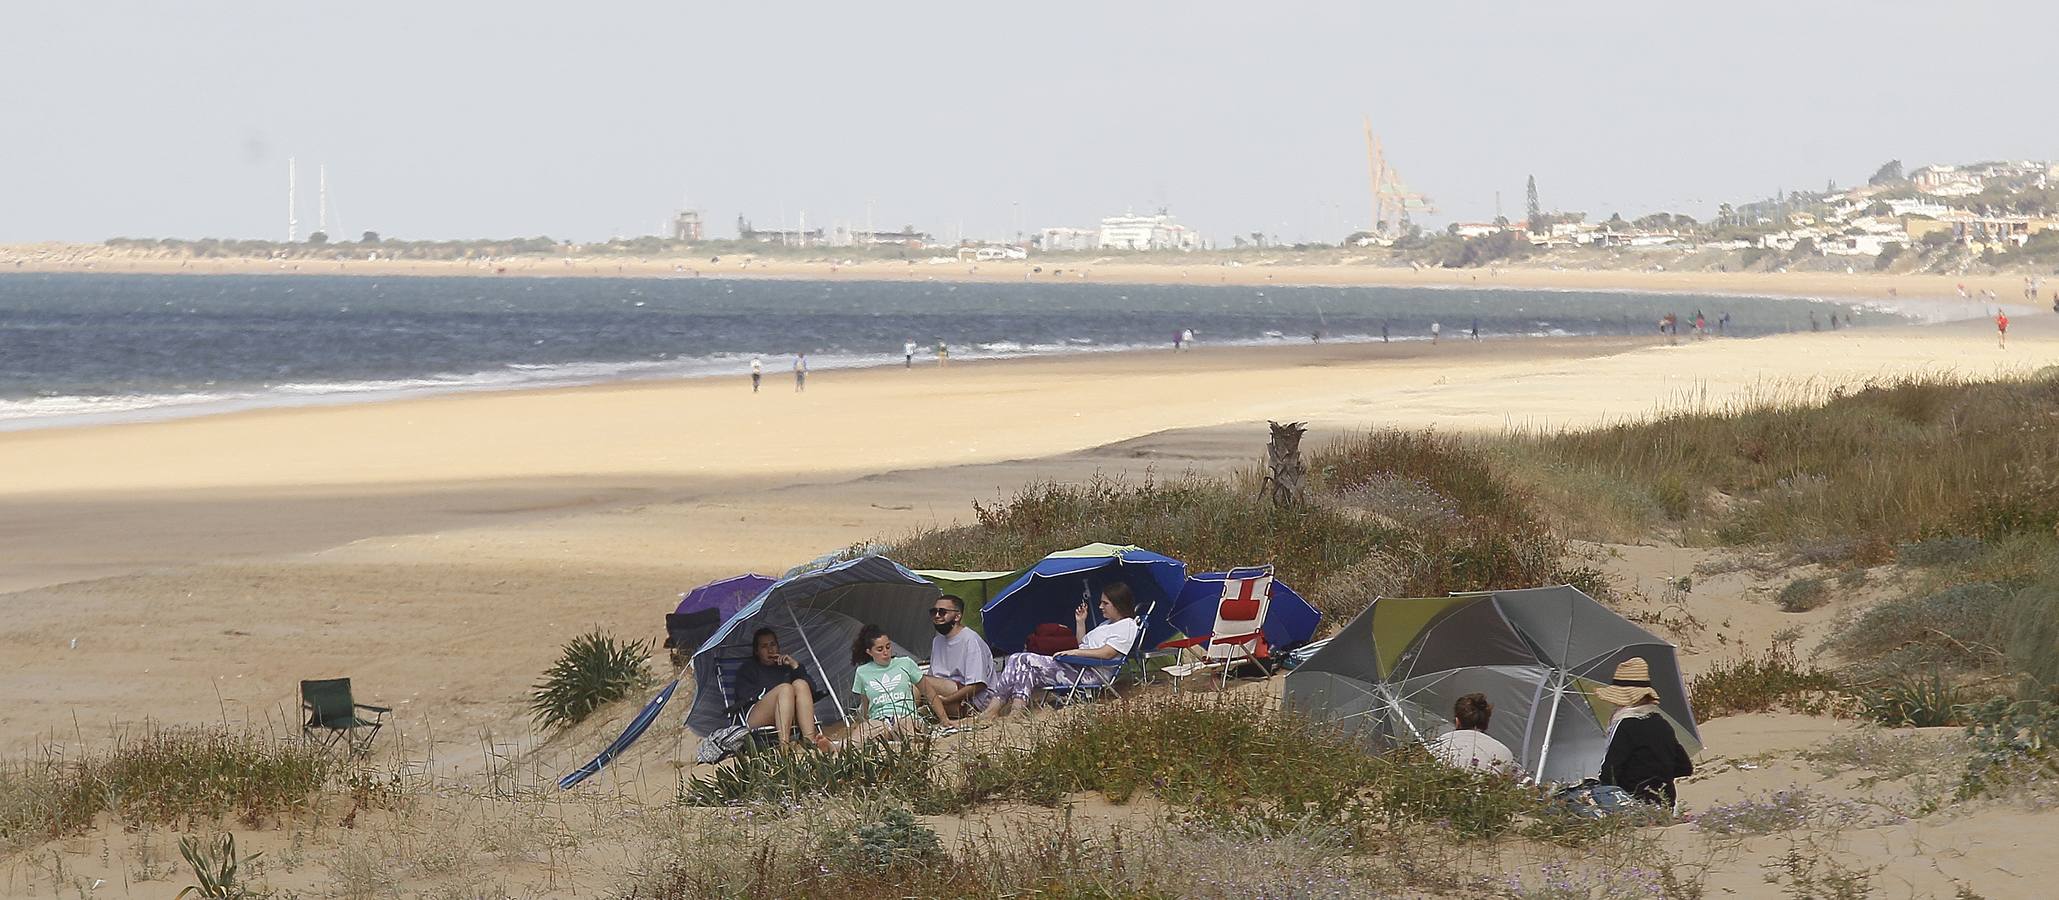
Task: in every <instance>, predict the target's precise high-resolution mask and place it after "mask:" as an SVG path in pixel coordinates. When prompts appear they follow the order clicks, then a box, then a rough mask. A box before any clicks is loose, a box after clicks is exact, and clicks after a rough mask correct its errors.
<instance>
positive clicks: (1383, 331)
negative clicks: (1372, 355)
mask: <svg viewBox="0 0 2059 900" xmlns="http://www.w3.org/2000/svg"><path fill="white" fill-rule="evenodd" d="M1380 343H1382V344H1384V343H1387V320H1386V319H1381V320H1380Z"/></svg>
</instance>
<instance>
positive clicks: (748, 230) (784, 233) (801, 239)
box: [736, 216, 825, 247]
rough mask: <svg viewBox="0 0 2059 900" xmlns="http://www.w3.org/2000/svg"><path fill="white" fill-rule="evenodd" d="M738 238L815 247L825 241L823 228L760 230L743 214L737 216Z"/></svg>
mask: <svg viewBox="0 0 2059 900" xmlns="http://www.w3.org/2000/svg"><path fill="white" fill-rule="evenodd" d="M736 238H737V240H740V241H756V242H758V243H760V244H780V245H783V246H788V247H815V246H820V245H822V244H823V243H825V241H824V240H823V235H822V229H820V228H816V229H813V230H809V231H801V230H799V229H794V230H787V229H780V230H778V231H759V230H758V229H756V228H752V227H751V220H749V219H746V218H744V217H743V216H737V217H736Z"/></svg>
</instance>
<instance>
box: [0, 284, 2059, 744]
mask: <svg viewBox="0 0 2059 900" xmlns="http://www.w3.org/2000/svg"><path fill="white" fill-rule="evenodd" d="M2014 330H2015V331H2017V332H2019V333H2018V334H2013V335H2012V341H2011V345H2010V347H2009V349H2008V350H2006V351H2003V350H1998V349H1997V348H1996V347H1995V345H1994V341H1993V337H1992V335H1991V333H1990V332H1989V330H1988V329H1987V328H1986V327H1985V326H1984V325H1981V324H1979V323H1960V324H1956V325H1946V326H1929V327H1917V326H1907V327H1881V328H1874V329H1861V330H1856V331H1844V332H1839V333H1822V334H1801V335H1789V336H1782V337H1772V338H1764V339H1756V340H1709V341H1703V342H1687V343H1684V344H1682V345H1680V346H1666V345H1664V344H1663V343H1661V342H1656V341H1653V340H1650V339H1625V338H1593V339H1558V340H1532V341H1502V342H1478V343H1474V342H1466V341H1447V342H1445V343H1443V344H1439V345H1428V344H1420V343H1418V344H1407V345H1404V344H1392V345H1381V344H1367V345H1324V346H1300V347H1282V348H1250V349H1203V350H1199V351H1193V352H1188V353H1183V354H1178V355H1174V354H1172V353H1170V352H1167V353H1128V354H1101V355H1093V356H1084V357H1071V358H1041V359H1028V360H1012V361H995V362H982V363H972V364H968V363H958V364H953V365H951V366H950V367H949V368H946V369H941V370H940V369H937V368H936V367H933V366H932V367H922V368H917V369H915V370H912V371H909V370H902V369H898V368H882V369H872V370H857V371H846V372H834V373H828V372H819V373H817V374H816V375H815V376H814V377H813V378H811V379H810V383H809V385H808V390H807V392H806V393H796V392H794V390H793V389H792V385H791V381H790V379H786V378H781V377H776V376H775V377H769V378H768V379H767V381H766V386H765V389H764V391H763V392H762V393H759V394H755V395H754V394H752V393H751V392H750V390H749V387H748V384H747V382H746V381H745V379H743V378H742V377H740V376H739V377H737V378H734V379H700V380H688V381H679V382H660V383H638V384H625V385H599V386H591V387H581V388H570V389H553V390H535V391H515V392H506V393H489V394H471V395H446V396H435V397H424V398H417V399H408V400H400V401H394V402H385V403H373V404H364V405H357V406H344V407H319V408H297V409H264V410H254V411H249V412H242V413H235V414H228V415H219V416H209V417H201V418H193V419H183V420H176V421H168V422H153V423H137V424H126V425H112V426H99V427H84V428H67V429H48V430H40V431H25V432H15V433H7V434H0V471H5V472H9V473H13V474H12V475H10V477H8V478H7V479H5V480H4V481H0V534H5V535H7V543H8V545H9V552H7V553H6V554H5V560H6V562H5V563H4V565H0V590H8V591H13V593H11V594H7V595H6V597H7V603H8V606H9V611H10V613H11V615H10V616H9V618H8V622H7V624H6V625H5V626H4V627H0V647H4V648H5V653H4V656H5V658H6V659H8V660H9V669H10V670H11V671H10V673H11V675H12V677H10V678H9V679H7V681H6V684H7V687H6V688H4V693H5V696H4V697H0V701H4V702H0V734H4V735H6V736H7V738H8V742H9V743H10V744H12V745H14V746H15V747H17V748H18V747H21V746H24V745H28V744H32V743H34V742H35V741H36V740H37V738H36V737H35V736H36V735H39V734H42V735H48V734H50V733H51V732H52V731H53V730H54V729H67V730H68V729H71V728H72V727H73V723H74V721H76V722H79V723H84V724H85V725H86V726H87V727H101V726H104V725H107V724H110V723H115V722H123V721H133V720H136V719H140V718H142V717H144V716H172V717H177V716H179V715H180V714H185V715H189V716H198V715H203V714H207V713H211V712H212V711H214V710H215V709H216V707H217V706H218V705H219V704H223V703H226V704H229V705H231V706H232V707H236V708H252V709H255V708H275V707H278V706H280V705H283V704H287V703H289V702H290V700H291V698H292V691H293V685H294V683H295V682H296V681H297V680H298V679H299V678H301V677H309V676H310V675H311V674H313V673H316V672H317V671H318V672H323V673H353V672H356V673H365V674H364V675H361V676H360V677H364V678H365V680H366V682H367V688H368V690H371V691H373V692H375V693H384V694H390V695H398V696H400V697H405V698H408V699H410V700H415V701H416V702H425V703H427V704H429V707H430V708H432V709H434V710H436V711H437V714H438V715H439V716H447V715H449V714H450V713H451V712H452V711H454V710H458V709H472V710H477V711H478V712H479V713H480V714H481V715H480V716H479V717H478V718H477V719H475V721H478V722H481V723H486V722H498V723H501V724H513V723H515V722H517V721H519V718H520V716H519V714H518V711H519V707H520V703H521V701H520V691H519V685H520V683H521V682H522V680H523V679H525V678H527V677H529V676H530V675H531V674H532V673H534V672H536V671H538V670H540V668H541V667H542V665H543V663H544V662H545V659H546V657H548V656H549V655H550V654H551V653H553V652H554V648H556V647H557V646H558V645H559V643H560V642H561V641H562V640H563V639H564V638H565V637H567V636H569V634H571V633H574V632H575V631H576V630H579V629H581V628H584V627H586V626H589V625H592V624H595V623H600V624H604V625H607V626H609V627H611V628H617V629H621V630H623V631H625V632H627V633H645V632H649V631H652V630H654V629H655V626H656V624H657V622H658V619H659V616H658V613H660V612H662V611H663V607H664V605H665V602H666V599H665V598H667V597H669V596H673V595H675V594H676V593H677V592H678V591H680V590H683V589H684V588H686V587H689V586H691V585H693V584H695V583H698V582H699V581H702V580H706V579H709V578H714V577H720V576H724V575H728V574H733V573H736V572H740V571H746V570H757V571H764V572H777V571H783V570H784V569H786V568H787V567H789V566H791V565H794V564H796V563H799V562H802V561H805V560H806V559H808V558H811V557H813V556H815V555H817V554H820V553H823V552H827V551H830V550H834V549H836V548H839V547H844V546H848V545H850V544H852V543H854V542H859V541H864V540H869V539H874V538H880V537H891V536H893V535H896V534H899V533H904V532H905V531H907V530H908V529H912V528H917V527H921V526H926V525H931V524H937V523H948V522H951V521H956V520H960V519H963V518H965V517H966V516H968V515H969V513H970V503H971V502H972V501H974V500H992V499H994V498H995V497H997V496H998V495H1001V494H1005V493H1007V492H1009V491H1012V490H1013V489H1015V488H1016V487H1018V486H1020V485H1022V484H1024V483H1027V482H1029V481H1032V480H1036V479H1040V478H1047V477H1058V478H1062V479H1078V478H1084V477H1088V476H1090V475H1091V474H1092V473H1093V472H1095V471H1097V470H1105V471H1109V472H1127V473H1132V474H1142V473H1143V472H1144V471H1145V470H1147V469H1149V470H1155V471H1157V472H1159V473H1163V474H1178V473H1180V472H1182V471H1186V470H1189V469H1193V470H1196V471H1207V472H1222V471H1228V470H1231V469H1235V468H1238V467H1243V466H1248V465H1251V464H1252V463H1253V462H1254V461H1255V459H1256V458H1257V456H1258V454H1259V453H1260V450H1261V446H1262V443H1263V441H1262V437H1261V435H1262V431H1263V422H1264V420H1266V419H1269V418H1270V419H1282V420H1300V421H1308V422H1311V423H1313V424H1314V425H1315V427H1316V428H1317V430H1318V434H1321V433H1323V432H1331V433H1334V432H1336V431H1338V430H1342V429H1352V428H1363V427H1368V426H1373V425H1399V426H1403V427H1434V428H1439V429H1446V430H1459V431H1471V430H1490V431H1491V430H1497V429H1503V428H1556V427H1562V426H1574V425H1583V424H1592V423H1596V422H1602V421H1607V420H1611V419H1621V418H1626V417H1633V416H1639V415H1644V414H1648V413H1651V412H1653V411H1655V410H1659V409H1664V408H1677V407H1681V406H1687V405H1695V404H1708V405H1721V404H1724V403H1728V402H1732V401H1734V400H1738V399H1740V398H1747V397H1752V396H1766V395H1769V394H1772V393H1781V392H1790V393H1791V392H1793V391H1795V390H1804V389H1810V388H1812V387H1813V388H1814V389H1821V388H1822V387H1824V386H1827V385H1832V384H1849V383H1855V382H1861V381H1864V380H1866V379H1871V378H1879V377H1888V376H1893V375H1896V374H1900V373H1909V372H1947V371H1952V372H1960V373H1964V374H1971V375H1985V374H1992V373H1995V372H1998V371H2020V370H2023V369H2026V368H2035V367H2038V366H2043V365H2051V364H2054V363H2059V342H2055V341H2053V340H2052V337H2053V335H2052V331H2054V330H2055V329H2053V328H2050V327H2048V326H2047V324H2046V323H2044V322H2042V321H2037V320H2031V321H2025V322H2024V323H2023V325H2021V326H2019V327H2018V328H2017V329H2014ZM511 606H512V607H516V608H520V609H522V610H524V615H520V616H506V615H503V614H502V613H503V612H504V611H505V610H506V609H507V608H509V607H511ZM488 628H490V629H491V631H490V632H488V631H486V630H484V629H488ZM489 634H490V635H491V636H490V637H489ZM461 659H473V661H471V662H466V663H463V664H460V663H459V662H458V661H459V660H461ZM139 668H140V669H141V670H147V676H148V677H147V678H137V677H134V676H138V675H142V674H145V673H144V672H141V671H139ZM217 693H219V694H220V699H219V700H217V696H216V695H217Z"/></svg>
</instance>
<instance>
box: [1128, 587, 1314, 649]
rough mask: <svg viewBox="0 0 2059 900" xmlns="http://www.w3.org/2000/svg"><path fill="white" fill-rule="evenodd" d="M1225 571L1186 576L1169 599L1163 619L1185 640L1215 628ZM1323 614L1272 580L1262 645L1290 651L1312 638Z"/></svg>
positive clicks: (1292, 590)
mask: <svg viewBox="0 0 2059 900" xmlns="http://www.w3.org/2000/svg"><path fill="white" fill-rule="evenodd" d="M1227 577H1229V573H1227V572H1203V573H1201V574H1199V575H1189V576H1187V583H1186V584H1185V585H1184V586H1182V587H1181V588H1180V595H1179V596H1178V597H1177V598H1175V599H1174V600H1173V605H1172V612H1171V614H1170V615H1169V616H1168V617H1167V618H1169V619H1170V620H1171V622H1172V627H1174V628H1177V629H1179V631H1180V633H1181V634H1184V635H1186V636H1188V637H1202V636H1204V635H1207V634H1208V633H1209V632H1211V631H1213V630H1214V629H1215V612H1216V607H1217V606H1219V605H1220V604H1221V602H1222V597H1223V579H1225V578H1227ZM1322 619H1323V614H1322V613H1320V612H1317V611H1316V608H1315V607H1313V606H1310V605H1308V601H1307V600H1303V599H1301V595H1300V594H1299V593H1296V592H1295V590H1294V589H1293V588H1291V587H1288V586H1287V583H1286V582H1284V581H1281V580H1279V579H1278V578H1274V579H1273V599H1272V602H1271V603H1270V604H1268V605H1267V606H1266V613H1265V623H1264V625H1263V626H1261V627H1262V630H1263V631H1264V632H1265V642H1266V644H1267V645H1268V646H1270V647H1271V648H1272V649H1273V650H1274V651H1275V652H1281V651H1286V650H1292V649H1294V648H1295V647H1299V646H1301V645H1302V644H1306V643H1308V642H1309V640H1310V639H1311V638H1314V637H1315V630H1316V626H1317V624H1319V623H1320V622H1322Z"/></svg>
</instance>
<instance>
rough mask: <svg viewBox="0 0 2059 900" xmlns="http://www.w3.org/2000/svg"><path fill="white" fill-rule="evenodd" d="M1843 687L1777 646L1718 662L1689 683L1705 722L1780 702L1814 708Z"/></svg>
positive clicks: (1690, 697)
mask: <svg viewBox="0 0 2059 900" xmlns="http://www.w3.org/2000/svg"><path fill="white" fill-rule="evenodd" d="M1841 689H1842V688H1841V686H1840V685H1839V683H1838V681H1837V678H1836V677H1835V676H1832V675H1830V674H1828V673H1825V672H1821V671H1818V670H1817V669H1816V668H1815V667H1813V666H1811V667H1809V668H1806V669H1805V668H1803V667H1802V666H1801V664H1800V663H1799V662H1798V661H1796V659H1795V658H1794V654H1792V653H1790V652H1788V651H1785V650H1782V649H1780V648H1779V647H1774V648H1772V649H1769V650H1767V651H1766V653H1765V655H1763V656H1758V657H1743V658H1741V659H1736V660H1731V661H1729V662H1723V663H1717V664H1716V665H1714V666H1712V667H1710V668H1709V670H1708V671H1706V672H1703V673H1701V674H1700V675H1696V676H1694V678H1693V679H1691V680H1690V681H1688V683H1687V695H1688V705H1689V706H1691V707H1693V708H1694V714H1695V717H1696V718H1697V719H1700V720H1701V721H1704V722H1706V721H1708V720H1710V719H1714V718H1718V717H1720V716H1728V715H1735V714H1738V713H1749V712H1764V711H1766V710H1769V709H1773V708H1774V707H1776V706H1799V707H1802V708H1804V709H1813V708H1815V707H1819V706H1821V705H1823V704H1824V703H1825V702H1827V700H1828V699H1829V698H1830V696H1832V695H1835V694H1837V693H1839V692H1840V691H1841Z"/></svg>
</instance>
